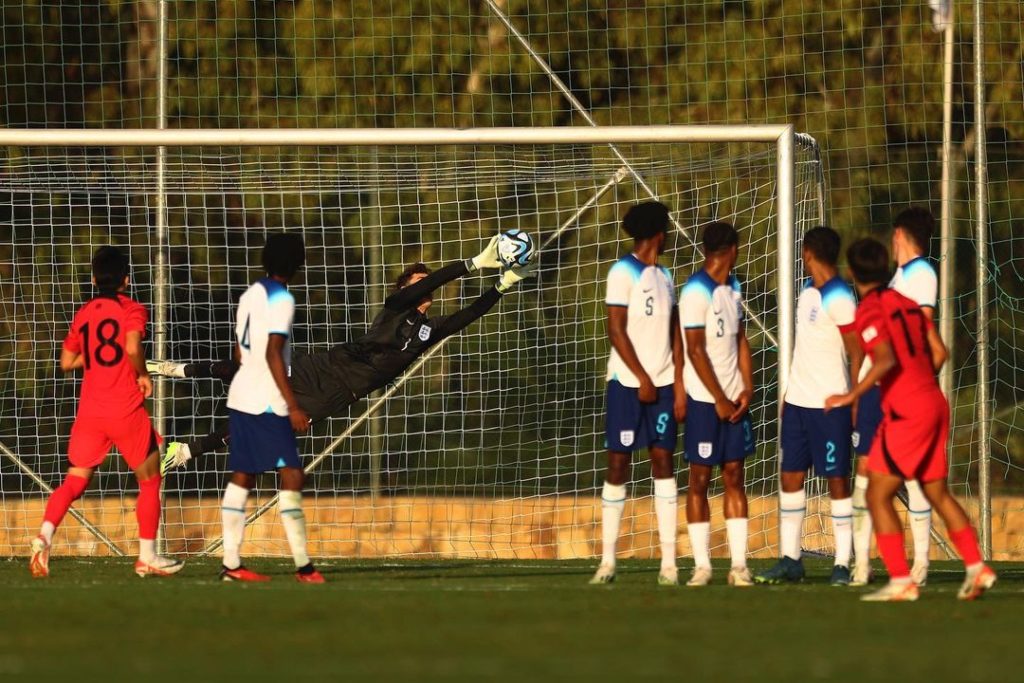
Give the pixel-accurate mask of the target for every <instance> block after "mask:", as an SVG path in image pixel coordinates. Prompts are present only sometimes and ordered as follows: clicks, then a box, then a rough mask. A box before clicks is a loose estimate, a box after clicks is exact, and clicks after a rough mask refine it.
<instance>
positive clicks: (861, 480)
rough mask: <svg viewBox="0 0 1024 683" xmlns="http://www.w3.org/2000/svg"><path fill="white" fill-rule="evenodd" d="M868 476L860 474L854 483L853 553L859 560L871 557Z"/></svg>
mask: <svg viewBox="0 0 1024 683" xmlns="http://www.w3.org/2000/svg"><path fill="white" fill-rule="evenodd" d="M867 494H868V478H867V477H865V476H863V475H861V474H858V475H857V476H856V478H855V479H854V484H853V498H852V499H851V500H852V502H853V555H854V557H856V558H857V562H858V563H860V562H867V561H869V560H870V559H871V514H870V513H869V512H868V499H867Z"/></svg>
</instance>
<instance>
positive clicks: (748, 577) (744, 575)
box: [729, 567, 754, 588]
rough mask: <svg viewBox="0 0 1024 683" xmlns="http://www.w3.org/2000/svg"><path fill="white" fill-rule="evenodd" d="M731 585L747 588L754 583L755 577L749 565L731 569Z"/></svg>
mask: <svg viewBox="0 0 1024 683" xmlns="http://www.w3.org/2000/svg"><path fill="white" fill-rule="evenodd" d="M729 585H730V586H737V587H739V588H746V587H747V586H753V585H754V577H753V575H752V574H751V573H750V569H749V568H747V567H733V568H732V569H730V570H729Z"/></svg>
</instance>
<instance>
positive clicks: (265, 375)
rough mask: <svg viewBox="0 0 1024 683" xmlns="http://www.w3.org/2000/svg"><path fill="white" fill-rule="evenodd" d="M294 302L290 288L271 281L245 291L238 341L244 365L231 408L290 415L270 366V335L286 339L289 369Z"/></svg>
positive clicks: (236, 378)
mask: <svg viewBox="0 0 1024 683" xmlns="http://www.w3.org/2000/svg"><path fill="white" fill-rule="evenodd" d="M294 316H295V298H294V297H293V296H292V294H291V292H289V291H288V288H287V287H285V286H284V285H283V284H281V283H280V282H278V281H277V280H274V279H272V278H263V279H261V280H258V281H257V282H255V283H254V284H253V285H252V286H251V287H249V289H247V290H245V293H244V294H243V295H242V298H241V299H239V300H238V316H237V318H236V319H235V339H236V340H237V341H238V347H239V349H241V354H242V358H241V360H242V362H241V366H240V367H239V368H238V372H237V373H235V376H234V378H233V379H232V380H231V387H230V388H229V389H228V408H231V409H233V410H238V411H241V412H243V413H249V414H250V415H259V414H260V413H274V414H276V415H281V416H286V415H288V406H287V404H286V403H285V401H284V397H283V396H282V395H281V390H280V389H278V388H277V383H276V382H275V381H274V376H273V375H271V374H270V366H269V365H267V342H268V341H269V340H270V335H272V334H279V335H282V336H283V337H284V338H285V344H284V363H285V367H288V366H289V365H290V355H291V351H290V345H289V343H288V339H289V338H290V337H291V331H292V319H293V318H294Z"/></svg>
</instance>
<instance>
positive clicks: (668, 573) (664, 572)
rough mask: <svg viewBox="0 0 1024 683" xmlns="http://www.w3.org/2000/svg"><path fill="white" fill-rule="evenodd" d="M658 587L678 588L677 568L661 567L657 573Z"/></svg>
mask: <svg viewBox="0 0 1024 683" xmlns="http://www.w3.org/2000/svg"><path fill="white" fill-rule="evenodd" d="M658 585H659V586H678V585H679V569H678V568H677V567H662V568H661V571H659V572H658Z"/></svg>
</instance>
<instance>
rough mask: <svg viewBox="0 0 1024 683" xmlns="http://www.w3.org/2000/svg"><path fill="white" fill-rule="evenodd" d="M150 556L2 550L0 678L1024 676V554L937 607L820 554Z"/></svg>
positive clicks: (932, 587)
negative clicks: (748, 571)
mask: <svg viewBox="0 0 1024 683" xmlns="http://www.w3.org/2000/svg"><path fill="white" fill-rule="evenodd" d="M131 564H132V562H131V561H130V560H107V559H103V560H74V559H63V558H60V557H55V558H53V560H52V562H51V570H52V572H53V575H52V576H51V578H50V579H47V580H33V579H32V578H31V577H30V576H29V573H28V568H27V561H26V560H25V559H24V558H16V559H13V560H10V561H6V562H0V585H2V586H3V603H2V616H0V679H13V678H15V677H19V675H20V676H21V677H24V678H30V677H31V678H33V679H36V680H38V679H40V678H45V679H55V678H61V679H63V680H72V681H94V680H103V681H119V680H131V679H134V680H146V681H151V680H177V681H197V680H217V681H247V680H276V681H287V680H293V679H308V680H313V679H315V680H343V679H345V680H355V681H363V680H406V681H420V680H436V679H454V680H480V679H487V680H510V681H511V680H522V681H534V680H563V679H580V680H618V681H630V680H637V679H654V680H668V679H669V678H670V677H671V678H673V679H679V680H688V681H760V682H765V681H790V680H797V681H798V680H828V681H927V682H929V683H935V682H938V681H1012V680H1024V657H1022V655H1021V649H1020V635H1021V628H1022V626H1024V617H1022V613H1024V566H1022V565H1010V564H1001V565H998V566H997V571H999V572H1000V582H999V583H998V584H997V585H996V588H995V589H994V590H993V591H992V592H991V593H989V594H988V595H987V596H986V597H985V599H984V600H981V601H979V602H976V603H961V602H959V601H957V600H955V598H954V596H955V592H956V589H957V587H958V586H959V581H960V578H961V573H960V569H959V565H958V564H956V563H951V562H950V563H937V564H933V565H932V567H933V568H932V573H931V576H930V578H929V582H930V583H929V586H928V587H927V588H926V589H925V591H924V593H923V595H922V598H921V600H920V601H919V602H917V603H913V604H866V603H861V602H859V601H858V600H857V593H858V592H859V591H858V590H857V589H843V588H833V587H830V586H829V585H828V584H827V582H826V578H827V575H828V567H829V564H828V563H827V562H822V561H817V560H809V561H807V565H808V574H809V580H808V581H806V582H805V583H803V584H800V585H796V586H781V587H762V586H757V587H754V588H747V589H736V588H729V587H728V586H726V585H724V579H725V575H726V567H725V566H724V565H716V567H715V570H716V575H715V579H716V585H713V586H710V587H708V588H702V589H687V588H685V587H680V588H677V589H668V588H662V587H659V586H657V585H655V579H656V576H657V567H656V564H653V563H650V562H629V561H626V562H623V563H622V564H621V565H620V569H619V575H618V581H617V582H616V583H615V584H614V585H611V586H589V585H587V580H588V579H589V577H590V574H591V572H592V571H593V568H594V566H593V563H590V562H447V561H445V562H390V563H384V562H381V563H367V562H358V563H357V562H340V561H339V562H324V563H321V564H320V567H321V570H322V571H323V573H324V575H325V576H326V577H327V580H328V581H329V582H330V583H329V584H327V585H325V586H309V585H301V584H298V583H296V582H295V581H294V580H293V579H292V575H291V571H290V565H289V564H288V563H286V562H282V561H276V560H275V561H269V560H262V561H261V560H250V561H249V562H248V566H250V567H251V568H253V569H255V570H258V571H267V572H269V573H271V574H273V575H274V580H273V581H272V582H271V583H268V584H249V585H243V584H223V583H220V582H218V581H217V580H216V569H217V563H216V562H213V561H208V562H203V561H193V562H191V563H189V565H188V566H187V567H186V568H185V570H184V571H183V572H182V573H181V574H179V575H178V576H177V577H174V578H171V579H162V580H161V579H145V580H143V579H138V578H137V577H135V575H134V574H133V573H132V568H131ZM682 566H683V567H684V568H686V569H688V565H687V564H686V563H685V562H684V563H683V564H682ZM764 566H765V563H758V564H756V565H755V569H760V568H763V567H764ZM681 573H682V572H681Z"/></svg>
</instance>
